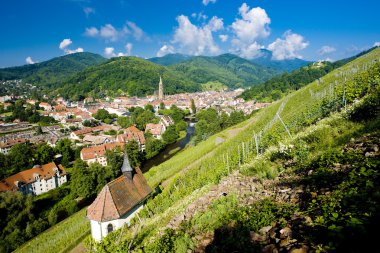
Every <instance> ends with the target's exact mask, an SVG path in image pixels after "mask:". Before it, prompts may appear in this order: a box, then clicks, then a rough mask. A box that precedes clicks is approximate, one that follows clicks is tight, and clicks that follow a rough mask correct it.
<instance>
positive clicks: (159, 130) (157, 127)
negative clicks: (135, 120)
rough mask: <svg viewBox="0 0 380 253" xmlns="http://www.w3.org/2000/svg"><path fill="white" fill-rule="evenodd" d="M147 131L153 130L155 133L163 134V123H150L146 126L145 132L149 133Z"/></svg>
mask: <svg viewBox="0 0 380 253" xmlns="http://www.w3.org/2000/svg"><path fill="white" fill-rule="evenodd" d="M147 132H151V133H152V134H153V135H161V133H162V125H161V124H153V123H149V124H147V125H146V127H145V133H147Z"/></svg>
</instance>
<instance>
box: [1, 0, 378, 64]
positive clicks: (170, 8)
mask: <svg viewBox="0 0 380 253" xmlns="http://www.w3.org/2000/svg"><path fill="white" fill-rule="evenodd" d="M379 10H380V1H378V0H361V1H353V0H346V1H343V0H329V1H327V0H318V1H314V0H309V1H305V0H288V1H285V0H253V1H250V0H244V1H240V0H139V1H137V0H1V2H0V67H9V66H18V65H24V64H33V63H36V62H42V61H45V60H48V59H51V58H53V57H57V56H62V55H65V54H70V53H75V52H83V51H84V52H92V53H97V54H100V55H102V56H104V57H107V58H110V57H116V56H124V55H132V56H138V57H142V58H150V57H155V56H163V55H165V54H168V53H183V54H188V55H219V54H223V53H233V54H236V55H239V56H241V57H244V58H247V59H252V58H255V57H257V56H258V55H259V50H260V49H262V48H265V49H268V50H271V51H272V52H273V59H276V60H282V59H293V58H302V59H305V60H313V61H316V60H332V61H334V60H338V59H342V58H345V57H348V56H352V55H355V54H357V53H359V52H361V51H363V50H365V49H368V48H370V47H372V46H374V45H380V18H379V16H378V15H379V14H378V12H379Z"/></svg>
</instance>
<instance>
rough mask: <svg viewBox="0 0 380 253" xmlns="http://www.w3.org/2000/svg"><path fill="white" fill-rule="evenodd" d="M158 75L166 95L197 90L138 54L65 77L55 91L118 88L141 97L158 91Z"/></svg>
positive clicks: (73, 93) (75, 93) (72, 93)
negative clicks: (62, 84) (61, 85)
mask: <svg viewBox="0 0 380 253" xmlns="http://www.w3.org/2000/svg"><path fill="white" fill-rule="evenodd" d="M160 75H162V78H163V80H164V85H165V93H166V94H173V93H179V92H194V91H197V90H199V89H200V88H199V86H198V85H196V84H195V83H193V82H191V81H189V80H186V79H185V78H181V76H180V75H178V74H177V73H174V72H173V71H172V70H170V69H167V68H166V67H164V66H160V65H157V64H154V63H152V62H150V61H147V60H144V59H141V58H138V57H117V58H112V59H111V60H109V61H107V62H105V63H103V64H100V65H97V66H93V67H89V68H87V69H85V70H84V71H82V72H79V73H77V74H76V75H74V76H73V77H71V78H69V79H66V80H65V83H64V84H65V85H64V87H63V88H62V89H59V90H58V92H59V93H61V94H62V95H63V96H65V97H70V98H73V99H78V98H79V96H85V95H91V96H104V95H106V94H108V95H110V94H111V95H112V94H115V93H116V92H117V91H118V90H122V91H123V92H127V93H128V94H129V95H130V96H144V95H150V94H153V93H154V91H156V90H158V82H159V76H160Z"/></svg>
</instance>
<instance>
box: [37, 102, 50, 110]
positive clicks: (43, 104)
mask: <svg viewBox="0 0 380 253" xmlns="http://www.w3.org/2000/svg"><path fill="white" fill-rule="evenodd" d="M39 107H40V108H44V110H45V111H51V110H52V109H53V107H52V106H51V105H50V104H48V103H46V102H41V103H40V104H39Z"/></svg>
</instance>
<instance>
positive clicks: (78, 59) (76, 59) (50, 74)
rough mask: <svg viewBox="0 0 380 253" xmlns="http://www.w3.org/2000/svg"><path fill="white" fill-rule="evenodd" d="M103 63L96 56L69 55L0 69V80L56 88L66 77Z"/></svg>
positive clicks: (101, 59) (99, 57)
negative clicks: (18, 81)
mask: <svg viewBox="0 0 380 253" xmlns="http://www.w3.org/2000/svg"><path fill="white" fill-rule="evenodd" d="M104 61H105V58H103V57H102V56H100V55H98V54H93V53H87V52H86V53H76V54H69V55H65V56H61V57H56V58H53V59H51V60H49V61H45V62H41V63H36V64H29V65H24V66H20V67H11V68H4V69H0V79H1V80H13V79H23V81H24V82H27V83H32V84H37V85H40V86H42V87H57V86H58V85H59V84H61V83H62V80H65V79H66V78H67V77H68V76H70V75H73V74H75V73H77V72H79V71H82V70H84V69H85V68H87V67H89V66H93V65H97V64H100V63H102V62H104Z"/></svg>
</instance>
